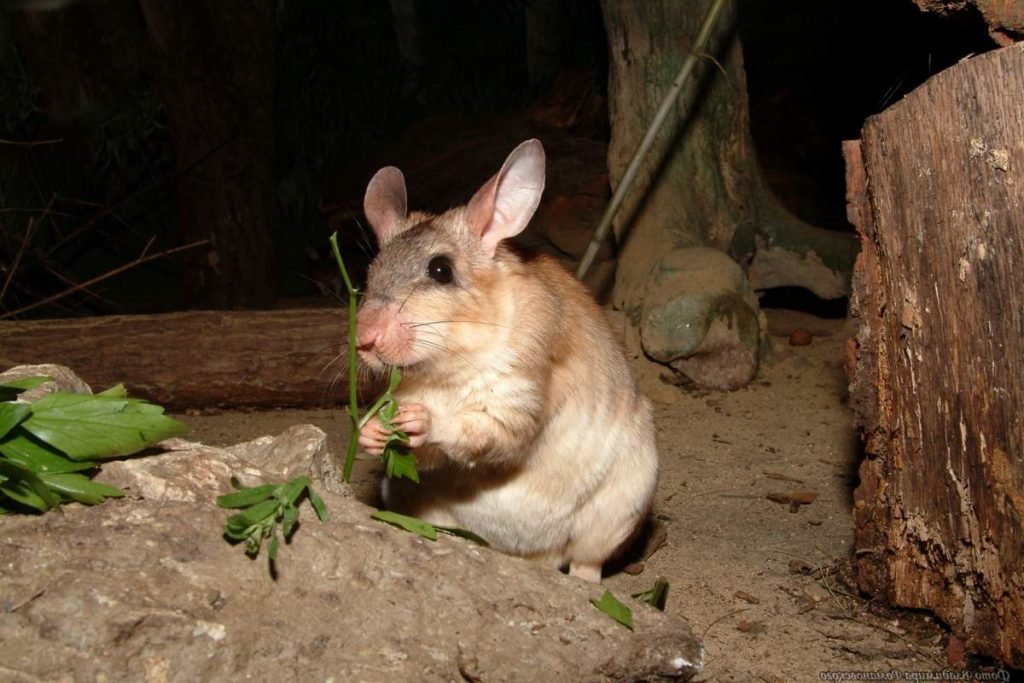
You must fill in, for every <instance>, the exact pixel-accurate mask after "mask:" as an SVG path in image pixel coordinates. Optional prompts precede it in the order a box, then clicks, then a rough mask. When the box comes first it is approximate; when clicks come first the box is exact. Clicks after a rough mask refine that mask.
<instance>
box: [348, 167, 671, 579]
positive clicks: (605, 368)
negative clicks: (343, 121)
mask: <svg viewBox="0 0 1024 683" xmlns="http://www.w3.org/2000/svg"><path fill="white" fill-rule="evenodd" d="M517 152H518V150H517ZM515 154H516V153H515V152H514V153H513V155H515ZM512 160H513V157H510V162H511V161H512ZM510 162H506V166H508V165H509V163H510ZM504 171H505V168H504V167H503V173H504ZM527 177H530V176H527ZM501 178H502V174H499V175H498V176H495V179H496V180H492V181H491V182H492V183H495V182H497V187H498V190H497V195H498V197H499V199H500V198H502V195H501V193H502V191H503V189H502V187H501V184H500V180H501ZM541 187H542V180H541ZM487 188H488V186H485V188H484V189H487ZM481 192H483V190H482V191H481ZM491 192H492V194H493V193H494V190H493V189H492V190H491ZM479 194H480V193H478V195H479ZM524 194H525V193H524ZM476 199H477V198H476V197H475V198H474V202H475V201H476ZM367 201H368V202H369V201H370V196H369V194H368V199H367ZM517 201H518V200H517ZM524 201H525V200H524ZM511 206H513V207H516V206H518V204H516V203H515V202H511ZM534 207H535V203H534ZM485 210H486V207H485V209H479V208H474V203H473V202H471V204H470V206H469V208H460V209H454V210H452V211H449V212H447V213H446V214H442V215H441V216H430V215H428V214H420V213H413V214H410V215H409V216H405V217H401V216H399V217H398V218H397V219H395V220H394V221H392V222H391V223H389V226H388V228H389V229H388V230H387V231H384V232H386V233H387V234H388V239H389V240H390V242H389V244H393V245H394V246H393V247H389V246H388V245H385V248H384V251H382V255H381V256H380V257H379V259H378V262H375V264H374V267H375V268H379V269H381V270H379V271H378V272H377V273H374V272H373V271H371V279H370V287H369V289H368V291H367V298H366V302H365V304H364V308H363V310H362V311H361V312H360V335H361V338H363V339H364V340H365V344H364V349H363V351H364V353H363V357H364V359H365V360H367V362H369V363H370V365H371V366H376V367H383V366H384V365H386V364H391V363H393V364H397V365H399V366H403V367H405V377H404V380H403V382H402V385H401V386H400V388H399V391H398V399H399V401H400V402H401V403H402V404H409V405H420V406H422V407H423V408H425V412H426V413H427V414H429V416H430V419H429V431H428V433H427V434H426V435H425V443H424V444H423V445H421V446H419V447H418V448H417V449H416V451H415V452H416V456H417V459H418V461H419V466H420V469H421V478H422V481H421V483H420V484H419V485H417V484H414V483H411V482H407V481H404V480H398V481H385V482H384V489H383V490H384V498H385V501H386V503H387V504H388V506H389V507H394V508H396V509H399V510H401V511H404V512H407V513H410V514H415V515H417V516H420V517H422V518H424V519H427V520H429V521H433V522H435V523H439V524H454V525H457V526H461V527H464V528H467V529H469V530H471V531H473V532H475V533H477V534H479V535H481V536H483V537H484V538H485V539H487V540H488V541H489V542H490V543H491V545H492V546H494V547H495V548H497V549H499V550H503V551H505V552H509V553H513V554H516V555H521V556H524V557H531V558H535V559H538V560H541V561H544V562H548V563H550V564H552V565H556V566H558V565H563V564H566V563H568V564H569V565H570V571H571V572H572V573H573V574H576V575H578V576H581V577H583V578H586V579H589V580H598V579H599V578H600V571H601V565H602V563H603V562H605V561H606V560H607V559H608V558H609V557H611V556H612V555H614V554H615V553H616V552H617V551H618V550H619V549H620V548H621V547H622V545H623V544H624V543H625V542H626V541H627V540H628V539H629V538H630V537H631V536H632V535H633V534H634V533H635V531H636V529H637V528H638V526H639V525H640V523H641V522H642V521H643V519H644V517H645V516H646V515H647V513H648V510H649V506H650V502H651V498H652V496H653V493H654V487H655V483H656V480H657V471H658V465H657V454H656V450H655V439H654V428H653V423H652V418H651V409H650V405H649V404H648V402H647V400H646V399H644V398H643V397H642V396H641V395H640V394H639V393H638V391H637V388H636V382H635V380H634V377H633V375H632V372H631V370H630V367H629V365H628V363H627V361H626V358H625V356H624V354H623V352H622V349H621V348H620V345H619V343H618V342H617V340H616V339H615V337H614V335H613V334H612V331H611V329H610V326H609V325H608V322H607V320H606V318H605V316H604V313H603V312H602V311H601V309H600V308H599V307H598V306H597V304H596V303H595V302H594V300H593V299H592V298H591V296H590V295H589V293H588V292H587V291H586V289H585V288H584V287H583V285H581V284H580V283H579V282H578V281H577V280H576V279H575V278H573V277H572V276H571V275H570V274H569V273H568V272H566V271H565V270H564V269H563V268H562V267H561V266H560V265H558V264H557V263H556V262H555V261H554V260H552V259H550V258H548V257H546V256H533V257H520V256H519V255H518V254H516V253H514V252H513V251H512V250H511V249H510V248H508V247H507V246H505V245H504V244H501V243H498V244H497V247H496V249H495V251H494V253H493V255H491V254H488V253H487V252H488V246H487V245H486V243H485V241H483V240H481V237H480V236H479V234H478V230H480V229H481V228H479V224H480V222H481V221H480V219H479V215H484V216H485V217H486V213H485ZM529 211H530V214H531V215H532V208H531V209H529ZM474 212H476V213H474ZM528 218H529V216H527V220H528ZM417 226H419V227H417ZM424 226H426V227H424ZM375 228H376V226H375ZM485 229H486V228H485ZM406 232H408V235H407V236H406V238H405V239H406V240H409V244H408V245H403V238H402V237H401V236H402V235H403V234H404V233H406ZM413 239H415V240H416V241H415V242H413V241H412V240H413ZM482 242H484V243H483V246H481V244H482ZM389 248H390V249H393V251H388V250H389ZM403 248H408V257H409V258H411V259H412V260H414V261H415V256H414V255H415V254H418V253H420V252H423V251H427V252H430V251H431V250H432V249H434V250H438V251H439V252H444V253H446V254H448V253H451V255H452V260H453V262H454V264H455V272H456V273H457V274H458V275H459V277H460V278H461V280H460V281H459V282H458V286H452V285H449V286H447V287H445V286H438V285H436V284H434V283H431V282H429V281H426V282H424V281H423V279H422V278H421V279H420V280H410V281H409V282H408V283H405V281H404V280H402V279H401V278H399V277H397V276H393V275H394V274H393V273H390V272H384V269H387V268H394V267H395V265H394V264H396V263H400V262H403V259H405V258H406V257H407V255H406V254H404V253H401V252H400V250H401V249H403ZM428 256H429V254H427V255H424V256H422V257H421V258H423V259H426V258H428ZM410 267H412V268H421V267H422V266H420V265H418V264H416V265H412V266H410ZM392 276H393V277H392ZM375 283H381V287H379V288H378V289H388V290H389V291H388V292H386V293H385V294H384V295H382V296H377V298H375V296H376V295H377V294H378V292H375V291H374V289H375V287H374V285H375ZM385 284H386V286H385ZM438 321H442V322H438ZM422 323H434V324H430V325H423V324H422ZM425 342H427V343H429V345H424V343H425Z"/></svg>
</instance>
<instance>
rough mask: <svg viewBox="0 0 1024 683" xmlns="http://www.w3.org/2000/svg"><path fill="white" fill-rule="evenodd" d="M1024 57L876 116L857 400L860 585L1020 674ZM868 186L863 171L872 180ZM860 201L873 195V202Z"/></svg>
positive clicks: (858, 181)
mask: <svg viewBox="0 0 1024 683" xmlns="http://www.w3.org/2000/svg"><path fill="white" fill-rule="evenodd" d="M1021 102H1024V51H1022V50H1021V48H1020V47H1018V46H1015V47H1009V48H1005V49H1002V50H998V51H995V52H991V53H988V54H985V55H983V56H980V57H976V58H974V59H971V60H968V61H964V62H961V63H960V64H958V65H956V66H955V67H953V68H950V69H948V70H946V71H945V72H942V73H940V74H938V75H937V76H935V77H934V78H932V79H931V80H930V81H928V82H927V83H925V84H924V85H923V86H922V87H920V88H918V89H917V90H915V91H914V92H912V93H911V94H910V95H908V96H907V97H906V98H905V99H904V100H903V101H902V102H900V103H899V104H897V105H894V106H893V107H891V108H890V109H889V110H887V111H885V112H883V113H882V114H880V115H878V116H876V117H873V118H871V119H869V120H868V122H867V123H866V124H865V127H864V130H863V138H862V143H861V148H860V151H861V152H862V153H863V169H861V168H859V163H858V156H859V154H858V148H857V146H856V144H852V145H851V144H848V145H847V146H846V157H847V162H848V165H849V167H850V171H849V172H848V180H849V181H850V185H849V194H848V199H849V201H850V205H851V206H850V211H849V214H850V219H851V221H852V222H854V223H855V224H856V225H857V227H858V230H859V232H860V234H861V239H862V247H863V249H862V252H861V256H860V259H859V261H858V268H857V271H856V277H855V282H854V297H853V302H852V304H853V312H854V315H855V316H856V318H857V320H858V322H859V331H858V335H857V348H856V349H855V352H856V358H855V363H854V369H853V371H854V374H853V377H852V384H851V402H852V405H853V408H854V410H855V413H856V415H857V420H858V422H859V425H860V428H861V429H862V430H863V432H864V436H865V440H866V450H867V457H866V459H865V460H864V462H863V463H862V464H861V468H860V479H861V483H860V486H859V487H858V488H857V490H856V492H855V494H854V500H855V504H854V517H855V521H856V527H857V539H856V546H857V549H856V557H855V567H856V574H857V580H858V584H859V587H860V588H861V589H862V590H864V591H866V592H869V593H873V594H880V595H882V596H884V597H885V598H887V599H888V600H890V601H891V602H892V603H894V604H896V605H901V606H905V607H913V608H923V609H929V610H932V611H933V612H934V613H935V614H937V615H938V616H939V617H940V618H942V619H943V620H944V621H945V622H946V623H947V624H949V626H950V627H951V628H952V630H953V631H954V633H955V634H956V635H957V636H958V637H960V638H961V639H962V640H963V641H964V642H965V643H966V645H967V648H968V650H969V651H972V652H978V653H984V654H987V655H991V656H993V657H996V658H998V659H1000V660H1002V661H1004V662H1006V663H1007V664H1009V665H1011V666H1014V667H1021V666H1024V420H1022V419H1021V415H1022V414H1024V381H1022V380H1024V277H1022V276H1021V273H1022V271H1024V239H1021V236H1022V235H1024V193H1022V191H1021V188H1024V118H1022V117H1021V115H1020V103H1021ZM865 172H866V175H861V174H862V173H865ZM865 188H866V192H865V191H864V190H865Z"/></svg>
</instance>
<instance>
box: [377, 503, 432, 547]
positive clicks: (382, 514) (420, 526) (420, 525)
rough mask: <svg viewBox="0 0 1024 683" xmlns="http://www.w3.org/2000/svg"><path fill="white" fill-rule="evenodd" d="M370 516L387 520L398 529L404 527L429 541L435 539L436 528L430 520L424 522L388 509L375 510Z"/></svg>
mask: <svg viewBox="0 0 1024 683" xmlns="http://www.w3.org/2000/svg"><path fill="white" fill-rule="evenodd" d="M370 517H371V518H372V519H376V520H378V521H381V522H387V523H388V524H391V525H393V526H397V527H399V528H400V529H405V530H406V531H410V532H412V533H414V534H417V535H419V536H422V537H423V538H426V539H429V540H431V541H436V540H437V528H436V527H435V526H434V525H433V524H431V523H430V522H424V521H423V520H422V519H416V518H415V517H409V516H408V515H401V514H399V513H397V512H391V511H390V510H377V511H375V512H374V513H373V514H372V515H370Z"/></svg>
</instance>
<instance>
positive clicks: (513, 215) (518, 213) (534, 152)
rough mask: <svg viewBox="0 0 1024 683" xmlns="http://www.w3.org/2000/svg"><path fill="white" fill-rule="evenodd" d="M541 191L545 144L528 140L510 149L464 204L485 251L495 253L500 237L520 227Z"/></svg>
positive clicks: (542, 187) (537, 202)
mask: <svg viewBox="0 0 1024 683" xmlns="http://www.w3.org/2000/svg"><path fill="white" fill-rule="evenodd" d="M543 192H544V147H543V145H541V144H540V140H527V141H526V142H524V143H522V144H521V145H519V146H518V147H516V148H515V149H514V150H512V153H511V154H509V155H508V159H506V160H505V163H504V164H503V165H502V167H501V170H500V171H498V174H497V175H495V176H494V177H493V178H491V179H490V180H488V181H487V182H486V183H485V184H484V186H483V187H481V188H480V189H479V190H477V192H476V194H475V195H473V198H472V199H470V200H469V204H468V205H467V206H466V218H467V220H468V221H469V225H470V229H471V230H472V231H473V234H475V235H477V236H478V237H479V238H480V243H481V245H482V246H483V248H484V251H486V252H487V254H488V255H490V256H493V255H494V250H495V249H497V247H498V243H499V242H501V241H502V240H503V239H507V238H509V237H515V236H516V235H518V234H519V233H521V232H522V231H523V229H524V228H525V227H526V225H527V224H528V223H529V222H530V219H531V218H533V214H534V212H535V211H536V210H537V205H539V204H540V196H541V193H543Z"/></svg>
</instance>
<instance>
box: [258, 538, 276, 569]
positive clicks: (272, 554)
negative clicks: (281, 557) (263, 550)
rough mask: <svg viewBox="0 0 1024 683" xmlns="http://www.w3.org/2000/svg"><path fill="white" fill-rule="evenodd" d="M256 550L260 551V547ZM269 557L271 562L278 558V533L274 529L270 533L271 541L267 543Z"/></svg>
mask: <svg viewBox="0 0 1024 683" xmlns="http://www.w3.org/2000/svg"><path fill="white" fill-rule="evenodd" d="M256 550H257V552H259V548H257V549H256ZM267 557H269V558H270V561H271V562H273V561H274V560H276V559H277V534H276V533H274V532H273V531H272V532H271V533H270V543H268V544H267Z"/></svg>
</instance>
